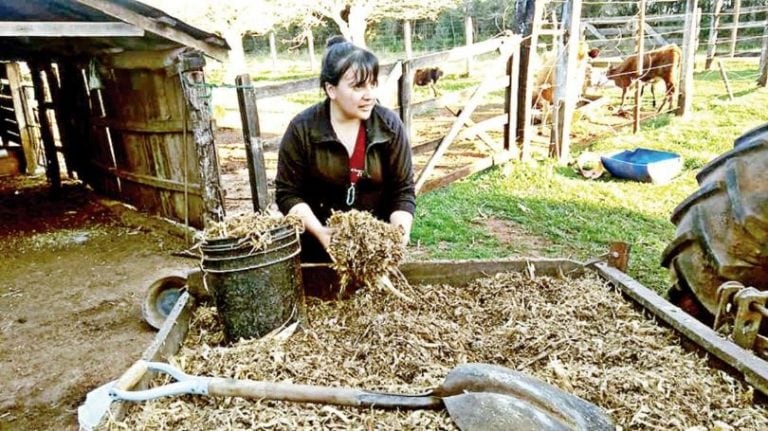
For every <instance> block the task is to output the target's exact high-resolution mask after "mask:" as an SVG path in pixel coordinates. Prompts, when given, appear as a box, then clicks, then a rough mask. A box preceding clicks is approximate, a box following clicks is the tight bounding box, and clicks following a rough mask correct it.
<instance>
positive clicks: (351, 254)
mask: <svg viewBox="0 0 768 431" xmlns="http://www.w3.org/2000/svg"><path fill="white" fill-rule="evenodd" d="M328 227H329V228H331V229H332V230H333V234H332V235H331V243H330V246H329V247H328V253H329V254H330V256H331V259H332V260H333V263H332V264H331V266H332V267H333V269H334V270H335V271H336V272H337V273H338V275H339V280H340V284H341V292H340V294H343V293H344V291H345V290H346V288H347V287H348V286H355V287H363V286H367V287H372V286H378V287H380V288H383V289H385V290H388V291H389V292H391V293H392V294H394V295H395V296H397V297H399V298H401V299H404V300H406V301H409V302H413V300H412V299H411V298H409V297H408V296H406V295H405V294H403V293H402V292H400V291H399V290H397V288H395V286H394V284H393V283H392V281H391V279H390V275H392V276H394V277H396V280H399V281H401V282H403V283H407V282H406V281H405V277H403V275H402V274H401V273H400V270H399V269H398V265H399V264H400V262H401V261H402V260H403V256H404V254H405V247H404V246H403V244H402V237H403V232H402V231H401V230H400V229H399V228H397V227H395V226H392V225H391V224H389V223H385V222H382V221H380V220H377V219H376V218H374V217H373V216H372V215H371V214H370V213H368V212H365V211H357V210H351V211H349V212H334V213H333V214H331V217H330V218H329V219H328Z"/></svg>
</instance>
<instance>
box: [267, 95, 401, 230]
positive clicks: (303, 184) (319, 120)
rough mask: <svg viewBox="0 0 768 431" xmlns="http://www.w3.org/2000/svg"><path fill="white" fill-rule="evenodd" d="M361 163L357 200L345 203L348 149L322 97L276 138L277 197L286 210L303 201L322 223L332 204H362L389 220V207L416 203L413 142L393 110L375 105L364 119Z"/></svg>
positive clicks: (359, 206) (358, 206)
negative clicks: (335, 129)
mask: <svg viewBox="0 0 768 431" xmlns="http://www.w3.org/2000/svg"><path fill="white" fill-rule="evenodd" d="M365 130H366V144H365V153H366V157H365V169H364V173H363V175H362V177H361V178H360V179H359V180H358V182H357V185H356V200H355V202H354V204H353V205H352V206H351V207H350V206H349V205H347V204H346V198H347V189H348V188H349V154H348V153H347V150H346V148H345V147H344V145H343V144H342V143H341V142H340V141H339V139H338V138H337V137H336V134H335V132H334V131H333V127H332V126H331V117H330V100H329V99H326V100H325V101H324V102H320V103H318V104H316V105H314V106H312V107H310V108H308V109H306V110H304V111H303V112H301V113H300V114H298V115H297V116H296V117H295V118H294V119H293V120H291V123H290V125H289V126H288V129H287V130H286V132H285V135H284V136H283V140H282V142H281V143H280V152H279V156H278V162H277V177H276V179H275V186H276V192H275V198H276V200H277V205H278V206H279V208H280V211H282V212H283V213H284V214H287V213H288V211H289V210H290V209H291V208H293V206H294V205H296V204H298V203H301V202H305V203H307V204H308V205H309V207H310V208H312V211H313V212H314V213H315V215H316V216H317V218H318V219H319V220H320V221H321V222H322V223H323V224H325V223H326V221H327V220H328V217H330V215H331V211H332V210H341V211H347V210H349V209H351V208H355V209H358V210H365V211H368V212H370V213H372V214H373V215H374V216H375V217H376V218H378V219H380V220H383V221H389V216H390V214H392V212H393V211H397V210H402V211H407V212H409V213H411V214H413V213H414V211H415V209H416V195H415V189H414V181H413V165H412V162H411V148H410V145H409V144H408V139H407V137H406V136H405V131H404V129H403V123H402V121H400V118H399V117H398V116H397V115H396V114H395V113H394V112H392V111H391V110H389V109H387V108H384V107H382V106H379V105H376V106H375V107H374V109H373V112H372V113H371V116H370V118H368V120H366V121H365Z"/></svg>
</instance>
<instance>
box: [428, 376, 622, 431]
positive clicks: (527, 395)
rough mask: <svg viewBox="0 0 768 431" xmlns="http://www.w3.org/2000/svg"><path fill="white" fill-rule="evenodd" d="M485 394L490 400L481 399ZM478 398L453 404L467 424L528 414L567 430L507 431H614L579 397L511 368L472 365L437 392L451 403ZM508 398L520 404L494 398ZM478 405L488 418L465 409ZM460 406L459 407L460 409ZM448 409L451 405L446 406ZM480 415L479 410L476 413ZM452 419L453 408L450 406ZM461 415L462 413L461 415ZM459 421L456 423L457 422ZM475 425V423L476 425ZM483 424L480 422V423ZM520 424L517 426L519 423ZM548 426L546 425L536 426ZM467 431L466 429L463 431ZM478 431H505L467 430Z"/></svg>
mask: <svg viewBox="0 0 768 431" xmlns="http://www.w3.org/2000/svg"><path fill="white" fill-rule="evenodd" d="M478 393H483V394H485V395H489V396H490V397H486V396H479V395H478ZM470 394H471V395H477V396H473V397H463V398H456V399H455V400H453V401H451V403H452V404H453V405H454V407H453V408H454V409H456V412H457V414H458V415H459V417H461V418H462V419H463V420H472V421H474V420H475V419H476V418H479V419H481V420H482V419H483V418H482V416H487V417H488V418H490V417H492V416H494V415H496V416H499V415H504V414H510V415H511V416H510V417H511V418H512V417H513V416H514V414H513V413H512V412H518V413H515V414H528V415H529V416H532V417H540V416H541V415H544V416H547V417H548V418H549V420H551V421H553V423H558V424H561V426H562V427H564V428H552V427H548V426H547V427H538V428H537V427H536V426H534V425H531V426H532V427H530V428H526V427H524V426H523V425H522V423H521V424H520V425H518V426H515V427H512V428H506V429H531V430H537V429H564V430H589V431H608V430H614V429H615V426H614V425H613V423H612V421H611V419H610V418H609V417H608V416H607V415H606V414H605V412H603V410H602V409H601V408H600V407H598V406H596V405H594V404H592V403H590V402H588V401H585V400H583V399H581V398H579V397H577V396H575V395H572V394H569V393H567V392H564V391H562V390H560V389H558V388H556V387H554V386H552V385H550V384H548V383H545V382H543V381H541V380H538V379H535V378H533V377H531V376H528V375H526V374H523V373H519V372H517V371H514V370H510V369H509V368H505V367H502V366H498V365H491V364H479V363H470V364H462V365H459V366H458V367H456V368H454V369H453V370H451V372H450V373H448V375H447V376H446V378H445V381H444V382H443V384H442V385H440V387H438V388H436V389H435V390H434V391H433V395H435V396H439V397H443V398H444V399H446V400H447V399H449V398H452V397H455V396H461V395H470ZM498 395H506V396H508V397H510V398H512V399H514V400H516V401H517V402H513V401H511V400H507V399H504V398H502V397H498V398H496V397H494V396H498ZM465 403H466V404H467V405H473V404H478V403H479V404H478V405H476V406H475V407H474V408H476V409H477V408H479V407H480V406H482V405H484V407H483V409H484V411H485V414H481V413H479V412H478V413H473V410H472V408H469V409H465V408H464V407H463V405H464V404H465ZM457 404H458V405H459V406H457ZM446 406H448V403H447V402H446ZM475 411H477V410H475ZM448 412H449V413H451V417H452V418H453V417H454V415H453V413H452V412H451V407H450V406H448ZM458 412H461V413H458ZM454 420H455V419H454ZM473 423H474V422H473ZM478 423H479V422H478ZM515 423H517V422H515ZM533 423H534V424H535V423H542V424H543V423H545V422H541V421H539V422H533ZM457 424H458V422H457ZM462 429H465V428H462ZM467 429H475V430H485V429H488V430H494V429H505V428H503V427H501V428H492V427H490V428H467Z"/></svg>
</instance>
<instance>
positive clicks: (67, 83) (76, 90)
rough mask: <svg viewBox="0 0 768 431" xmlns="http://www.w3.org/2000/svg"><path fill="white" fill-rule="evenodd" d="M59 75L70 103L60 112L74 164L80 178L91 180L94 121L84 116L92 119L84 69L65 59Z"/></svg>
mask: <svg viewBox="0 0 768 431" xmlns="http://www.w3.org/2000/svg"><path fill="white" fill-rule="evenodd" d="M59 76H60V77H61V98H62V100H65V101H66V104H67V108H66V109H62V110H61V111H60V114H61V123H60V124H61V125H62V127H65V128H66V129H67V131H68V137H69V141H70V145H69V151H70V159H71V160H72V167H73V168H74V170H75V171H77V176H78V178H79V179H81V180H85V181H86V182H89V181H90V178H91V177H92V175H91V173H90V172H89V169H91V167H90V166H89V163H88V159H89V158H88V152H87V147H88V140H89V129H90V127H89V126H90V121H83V118H86V119H89V118H90V115H91V113H90V109H89V107H88V90H87V88H86V86H85V81H84V79H83V72H82V70H81V68H80V67H79V66H78V65H77V64H76V63H74V62H69V61H68V62H63V61H62V62H60V63H59Z"/></svg>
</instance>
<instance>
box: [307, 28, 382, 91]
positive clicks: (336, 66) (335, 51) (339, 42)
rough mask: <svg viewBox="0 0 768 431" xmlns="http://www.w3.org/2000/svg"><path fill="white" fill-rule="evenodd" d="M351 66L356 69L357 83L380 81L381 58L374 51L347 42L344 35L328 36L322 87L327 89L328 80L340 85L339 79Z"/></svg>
mask: <svg viewBox="0 0 768 431" xmlns="http://www.w3.org/2000/svg"><path fill="white" fill-rule="evenodd" d="M350 68H351V69H352V70H354V71H355V85H360V84H364V83H366V82H372V83H373V84H378V83H379V59H377V58H376V56H375V55H373V53H372V52H370V51H368V50H367V49H364V48H360V47H359V46H356V45H354V44H352V43H351V42H347V40H346V39H344V37H343V36H332V37H330V38H328V41H327V42H326V44H325V53H324V54H323V69H322V70H321V71H320V87H321V88H322V89H323V90H325V83H326V82H327V83H329V84H331V85H334V86H335V85H339V80H340V79H341V77H342V76H344V74H345V73H347V70H349V69H350Z"/></svg>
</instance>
